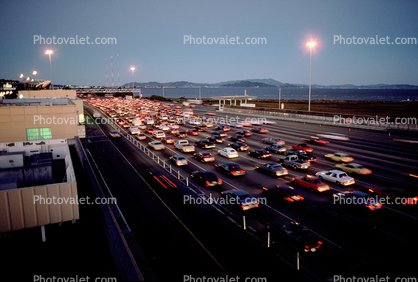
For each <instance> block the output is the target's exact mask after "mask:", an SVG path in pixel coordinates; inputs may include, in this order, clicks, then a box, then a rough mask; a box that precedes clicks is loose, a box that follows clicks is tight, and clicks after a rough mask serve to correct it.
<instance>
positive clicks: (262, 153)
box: [248, 150, 271, 159]
mask: <svg viewBox="0 0 418 282" xmlns="http://www.w3.org/2000/svg"><path fill="white" fill-rule="evenodd" d="M248 154H249V155H250V156H253V157H256V158H259V159H267V158H270V157H271V154H270V153H269V152H267V151H266V150H251V151H249V152H248Z"/></svg>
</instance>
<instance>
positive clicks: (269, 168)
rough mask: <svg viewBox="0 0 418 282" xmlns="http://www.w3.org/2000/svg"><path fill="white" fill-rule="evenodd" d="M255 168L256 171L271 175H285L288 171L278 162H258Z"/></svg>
mask: <svg viewBox="0 0 418 282" xmlns="http://www.w3.org/2000/svg"><path fill="white" fill-rule="evenodd" d="M256 169H257V170H258V171H261V172H264V173H267V174H270V175H271V176H282V175H287V174H288V173H289V172H288V170H287V169H285V168H284V167H282V166H281V165H279V164H278V163H265V164H258V165H257V166H256Z"/></svg>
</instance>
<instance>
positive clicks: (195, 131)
mask: <svg viewBox="0 0 418 282" xmlns="http://www.w3.org/2000/svg"><path fill="white" fill-rule="evenodd" d="M186 133H187V134H189V135H194V136H197V135H199V134H200V132H199V130H197V129H196V128H193V129H189V130H187V131H186Z"/></svg>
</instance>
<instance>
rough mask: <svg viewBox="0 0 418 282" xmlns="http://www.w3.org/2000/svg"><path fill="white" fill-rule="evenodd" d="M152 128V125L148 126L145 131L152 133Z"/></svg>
mask: <svg viewBox="0 0 418 282" xmlns="http://www.w3.org/2000/svg"><path fill="white" fill-rule="evenodd" d="M154 130H155V129H154V128H152V127H148V128H147V129H146V131H147V133H149V134H152V133H153V132H154Z"/></svg>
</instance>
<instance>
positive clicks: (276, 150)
mask: <svg viewBox="0 0 418 282" xmlns="http://www.w3.org/2000/svg"><path fill="white" fill-rule="evenodd" d="M266 150H267V151H268V152H273V153H276V154H278V153H285V152H286V151H287V149H286V148H285V147H284V146H283V145H278V144H272V145H270V146H266Z"/></svg>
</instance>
